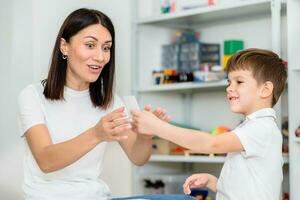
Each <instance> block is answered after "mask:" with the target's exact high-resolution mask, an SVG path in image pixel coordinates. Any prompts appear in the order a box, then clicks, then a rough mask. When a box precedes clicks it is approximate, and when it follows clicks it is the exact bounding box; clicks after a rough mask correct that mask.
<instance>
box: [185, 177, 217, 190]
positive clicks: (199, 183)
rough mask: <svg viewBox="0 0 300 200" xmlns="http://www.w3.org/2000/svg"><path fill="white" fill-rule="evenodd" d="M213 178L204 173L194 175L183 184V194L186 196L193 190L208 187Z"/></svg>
mask: <svg viewBox="0 0 300 200" xmlns="http://www.w3.org/2000/svg"><path fill="white" fill-rule="evenodd" d="M212 177H213V176H212V175H210V174H204V173H202V174H193V175H192V176H190V177H188V178H187V179H186V180H185V183H184V184H183V192H184V193H185V194H190V193H191V189H192V188H202V187H208V184H209V182H210V179H211V178H212Z"/></svg>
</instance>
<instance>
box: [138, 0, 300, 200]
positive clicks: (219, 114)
mask: <svg viewBox="0 0 300 200" xmlns="http://www.w3.org/2000/svg"><path fill="white" fill-rule="evenodd" d="M140 1H143V0H135V2H133V4H132V5H133V7H134V8H133V9H134V10H135V16H134V20H133V30H134V34H133V36H132V38H133V57H132V58H133V70H132V71H133V74H132V77H134V79H133V82H132V88H133V94H135V95H136V96H137V97H138V101H139V104H140V105H141V106H144V105H145V104H147V103H151V105H152V106H161V107H164V108H166V109H167V110H168V113H170V114H171V115H172V117H173V120H174V121H175V122H180V123H186V124H188V125H191V126H193V127H199V128H200V129H202V130H206V131H210V130H211V129H212V128H213V127H216V126H218V125H220V124H222V125H226V126H229V127H232V128H233V127H235V126H236V125H237V124H238V123H239V122H240V120H241V119H242V117H241V116H237V115H235V114H232V113H231V112H230V110H229V108H228V105H227V100H226V92H225V87H226V85H227V81H225V80H224V81H220V82H211V83H178V84H170V85H153V84H152V79H151V74H152V70H157V68H159V66H160V63H161V62H160V58H161V46H162V45H164V44H169V43H170V34H171V33H174V31H176V30H183V29H193V30H197V31H199V32H200V40H202V41H203V42H208V43H220V44H221V49H223V46H222V43H223V41H224V40H225V39H243V40H244V41H245V48H250V47H257V48H265V49H272V50H273V51H275V52H277V53H278V54H281V55H282V57H283V58H284V59H286V55H287V50H286V39H285V38H284V36H285V34H286V33H285V29H282V27H284V26H285V25H286V23H285V20H286V16H285V10H286V3H285V1H280V0H236V1H230V4H229V3H228V4H226V0H225V1H222V2H223V3H222V4H218V5H216V6H209V7H203V8H197V9H191V10H187V11H181V12H175V13H171V14H160V15H159V14H154V15H153V16H147V17H144V16H143V12H141V10H142V9H143V6H142V5H140V4H139V3H140ZM152 2H156V1H155V0H152ZM220 2H221V1H220ZM232 2H235V3H232ZM145 5H146V4H145ZM144 9H147V8H144ZM139 13H140V15H139ZM298 19H299V17H298ZM233 30H234V31H233ZM274 32H275V33H276V34H273V33H274ZM298 52H300V50H298ZM289 63H290V61H289ZM293 71H294V73H299V72H300V68H299V70H293ZM299 74H300V73H299ZM299 74H298V75H299ZM298 78H299V77H298ZM299 79H300V78H299ZM289 84H290V83H289ZM299 84H300V83H299ZM289 90H290V86H289ZM207 102H209V104H208V103H207ZM278 104H279V105H277V106H276V111H277V116H278V119H279V120H278V121H279V124H278V125H279V126H280V125H281V119H282V118H283V117H286V116H288V115H289V113H288V111H287V91H286V93H285V94H284V97H283V98H281V101H280V102H279V103H278ZM298 110H300V109H298ZM294 141H295V140H294ZM294 143H295V142H294ZM298 144H299V145H300V142H298ZM224 160H225V158H224V157H219V156H215V157H208V156H166V155H152V157H151V159H150V162H149V163H148V164H147V165H146V166H143V167H133V173H132V174H133V193H134V194H141V193H142V192H143V191H142V180H141V179H142V177H144V174H146V175H147V176H151V175H153V176H154V175H156V174H162V173H175V174H180V173H182V174H187V173H188V174H191V173H193V172H195V171H198V170H200V169H201V170H202V171H207V172H208V173H209V172H211V173H214V174H215V175H217V176H219V174H218V173H219V172H220V169H221V167H222V164H223V163H224ZM289 162H290V159H289V158H288V157H287V156H284V163H285V170H286V169H287V167H286V166H287V164H288V163H289ZM299 163H300V162H299ZM287 171H288V170H287ZM285 174H288V172H286V173H285ZM286 176H288V175H286ZM299 177H300V176H299ZM290 180H291V179H290ZM283 190H284V192H288V190H289V188H288V184H284V187H283ZM299 199H300V198H299ZM293 200H296V199H293Z"/></svg>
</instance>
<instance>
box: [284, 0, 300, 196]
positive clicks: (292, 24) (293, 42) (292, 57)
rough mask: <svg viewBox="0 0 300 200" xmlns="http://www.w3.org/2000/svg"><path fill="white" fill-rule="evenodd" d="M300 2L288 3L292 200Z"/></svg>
mask: <svg viewBox="0 0 300 200" xmlns="http://www.w3.org/2000/svg"><path fill="white" fill-rule="evenodd" d="M299 10H300V1H299V0H288V1H287V37H288V85H289V87H288V103H289V139H290V140H289V154H290V164H289V173H290V199H291V200H298V199H300V190H299V185H300V138H299V137H296V136H295V130H296V129H297V128H298V126H299V125H300V103H299V102H300V101H299V99H300V91H299V85H300V64H299V52H300V46H299V43H300V34H299V33H300V26H299V19H300V13H299Z"/></svg>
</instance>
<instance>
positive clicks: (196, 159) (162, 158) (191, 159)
mask: <svg viewBox="0 0 300 200" xmlns="http://www.w3.org/2000/svg"><path fill="white" fill-rule="evenodd" d="M283 160H284V163H288V162H289V159H288V156H286V155H284V156H283ZM150 162H186V163H224V162H225V157H224V156H169V155H152V156H151V158H150Z"/></svg>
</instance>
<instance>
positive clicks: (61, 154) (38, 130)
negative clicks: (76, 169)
mask: <svg viewBox="0 0 300 200" xmlns="http://www.w3.org/2000/svg"><path fill="white" fill-rule="evenodd" d="M123 111H124V108H119V109H117V110H115V111H113V112H112V113H110V114H108V115H106V116H104V117H103V118H102V119H101V120H100V122H99V123H98V124H97V125H96V126H95V127H92V128H90V129H88V130H86V131H84V132H83V133H81V134H80V135H78V136H77V137H75V138H73V139H70V140H68V141H65V142H61V143H57V144H53V142H52V140H51V137H50V134H49V131H48V128H47V126H46V125H44V124H38V125H35V126H33V127H31V128H30V129H28V130H27V131H26V133H25V136H26V140H27V142H28V145H29V147H30V149H31V152H32V154H33V156H34V158H35V160H36V161H37V164H38V165H39V167H40V169H41V170H42V171H43V172H44V173H49V172H53V171H56V170H59V169H62V168H64V167H66V166H68V165H70V164H72V163H74V162H75V161H77V160H78V159H80V158H81V157H82V156H84V155H85V154H86V153H87V152H89V151H90V150H92V149H93V148H94V147H95V146H96V145H97V144H99V143H100V142H103V141H120V140H122V139H124V138H126V137H127V136H124V135H123V134H121V133H124V132H125V131H127V130H129V129H130V128H131V127H130V126H129V124H128V121H127V120H124V119H120V120H115V119H118V118H122V117H124V113H123Z"/></svg>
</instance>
